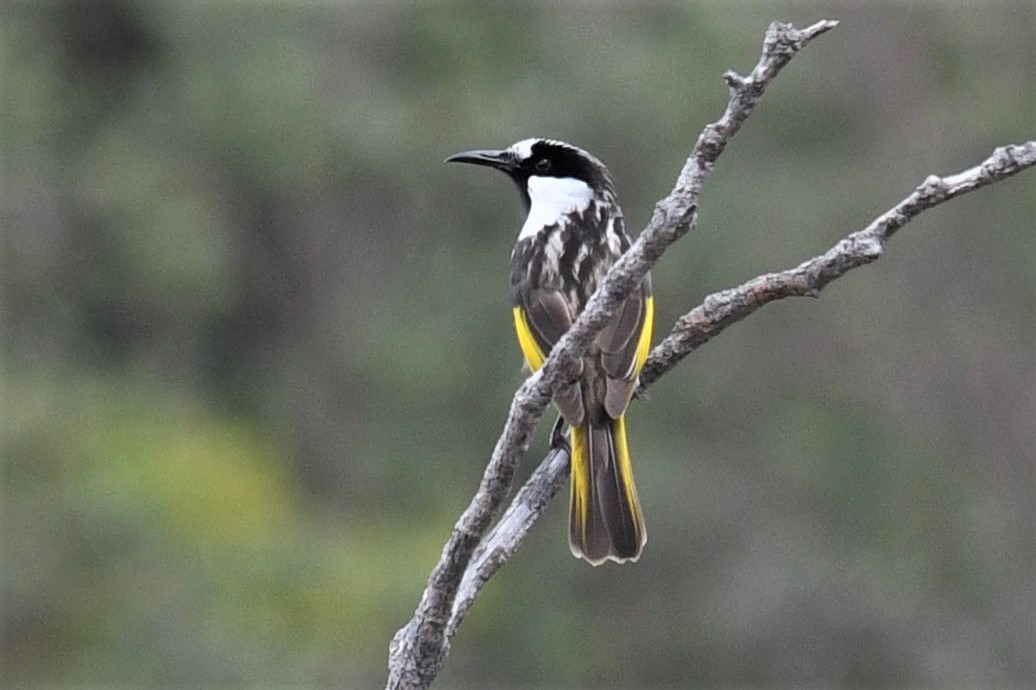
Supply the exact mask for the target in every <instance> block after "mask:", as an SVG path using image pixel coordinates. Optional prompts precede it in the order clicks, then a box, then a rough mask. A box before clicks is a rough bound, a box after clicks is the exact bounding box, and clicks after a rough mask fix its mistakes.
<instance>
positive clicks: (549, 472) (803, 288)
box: [449, 141, 1036, 635]
mask: <svg viewBox="0 0 1036 690" xmlns="http://www.w3.org/2000/svg"><path fill="white" fill-rule="evenodd" d="M1033 165H1036V141H1030V142H1026V143H1025V144H1021V145H1017V146H1004V147H1001V148H998V149H997V150H996V151H994V152H993V155H992V156H990V157H989V158H988V159H986V160H985V161H983V162H982V163H980V164H979V165H977V166H975V167H974V168H969V169H968V170H965V171H963V172H960V173H957V174H956V175H951V176H948V177H944V178H937V177H934V176H933V177H929V178H928V179H927V180H925V181H924V183H922V184H921V186H919V187H918V188H917V189H916V190H914V192H913V193H912V194H911V195H910V196H908V197H907V198H906V199H904V200H903V201H901V202H900V203H898V204H896V205H895V206H894V207H892V208H891V209H889V210H888V211H886V212H885V213H884V214H882V215H880V216H878V217H877V218H875V219H874V221H872V222H871V223H870V225H868V226H867V227H866V228H864V229H863V230H859V231H857V232H854V233H852V234H851V235H849V236H848V237H846V238H845V239H843V240H842V241H841V242H839V243H838V244H836V245H835V246H834V247H832V248H831V249H830V250H828V251H827V252H826V253H824V254H821V255H820V256H816V257H814V258H812V259H810V260H809V261H806V262H804V263H802V264H800V265H799V266H796V267H795V268H792V269H789V270H787V271H783V272H781V273H768V274H766V275H761V276H758V277H757V278H753V279H752V280H750V281H748V282H747V283H744V284H743V285H740V286H738V287H736V288H732V289H730V290H723V291H721V292H716V293H713V294H711V295H709V296H708V297H706V298H705V301H704V302H703V303H702V304H701V305H700V306H698V307H695V308H694V309H692V310H691V311H690V312H689V313H687V314H686V315H685V316H683V317H681V318H680V319H679V320H677V322H676V325H675V326H674V327H673V330H672V331H671V332H670V334H669V335H668V336H667V337H666V338H665V339H664V340H663V341H662V342H661V343H660V344H659V345H658V346H657V347H655V349H654V350H652V352H651V356H650V357H649V358H648V362H647V364H646V366H645V367H644V373H643V374H642V375H641V381H640V388H639V392H643V391H644V390H645V389H646V388H647V387H648V386H650V385H651V384H652V383H654V382H655V381H657V380H658V379H659V378H661V377H662V376H663V375H664V374H665V373H666V372H667V371H669V370H670V369H672V368H673V367H674V366H675V365H676V364H677V363H678V362H679V361H680V360H681V359H683V358H684V357H686V356H687V355H688V354H690V353H691V352H693V351H694V350H695V349H697V348H698V347H699V346H700V345H702V344H704V343H706V342H708V341H709V340H711V339H712V338H713V337H714V336H715V335H717V334H718V333H719V332H721V331H722V330H723V329H725V328H726V327H727V326H730V325H731V324H734V323H736V322H738V321H740V320H741V319H743V318H745V317H746V316H748V315H749V314H751V313H752V312H754V311H755V310H757V309H759V308H760V307H762V306H763V305H764V304H767V303H768V302H772V301H774V300H777V299H781V298H782V297H816V296H818V295H819V292H820V290H821V289H822V288H823V287H824V286H825V285H827V284H828V283H829V282H831V281H832V280H835V279H836V278H840V277H841V276H843V275H845V274H846V273H847V272H848V271H850V270H852V269H853V268H856V267H858V266H863V265H865V264H868V263H870V262H872V261H875V260H876V259H878V258H879V257H880V256H881V254H882V250H883V248H884V245H885V242H886V241H887V240H888V238H889V237H891V236H892V234H893V233H894V232H896V231H897V230H899V229H900V228H901V227H903V226H904V225H905V224H906V223H907V222H909V221H910V219H912V218H913V217H914V216H916V215H918V214H919V213H921V212H922V211H926V210H928V209H930V208H934V207H935V206H938V205H939V204H941V203H943V202H945V201H949V200H950V199H952V198H954V197H957V196H960V195H961V194H964V193H966V192H970V191H971V190H974V189H978V188H979V187H984V186H985V185H987V184H992V183H994V182H998V181H1000V180H1003V179H1005V178H1007V177H1010V176H1011V175H1014V174H1015V173H1018V172H1021V171H1022V170H1024V169H1026V168H1028V167H1031V166H1033ZM567 477H568V454H567V452H566V451H565V450H563V449H554V450H552V451H551V452H550V453H549V454H548V455H547V457H546V458H545V459H544V460H543V462H542V463H541V464H540V466H539V467H538V468H537V469H536V471H535V472H534V473H533V475H532V476H531V477H530V478H529V480H528V481H527V482H526V483H525V485H524V486H523V487H522V489H521V491H519V492H518V495H517V496H515V499H514V501H513V502H512V504H511V506H510V507H509V508H508V509H507V512H506V513H505V514H504V518H503V519H502V520H500V522H499V523H497V525H496V527H494V528H493V531H492V532H490V534H489V535H488V536H487V537H486V538H485V540H484V541H483V542H482V545H481V546H479V548H478V551H477V552H476V553H475V558H474V559H473V560H472V563H471V566H470V567H469V569H468V572H467V573H465V575H464V581H463V582H462V584H461V588H460V591H459V592H458V593H457V604H456V605H455V616H454V617H455V619H456V618H462V617H463V616H464V614H465V613H466V612H467V610H468V609H469V608H470V607H471V604H472V603H473V602H474V599H475V597H476V596H478V592H479V590H480V589H481V587H482V585H484V584H485V582H486V580H487V579H488V578H489V577H490V576H491V575H492V574H493V573H495V572H496V571H497V570H498V569H499V568H500V566H501V565H503V563H504V562H505V561H506V559H507V558H508V557H510V556H511V555H512V554H513V553H514V552H515V551H516V550H517V549H518V547H519V546H520V545H521V543H522V541H524V539H525V537H526V535H527V534H528V533H529V530H530V529H531V528H532V525H533V523H534V522H535V521H536V520H537V519H539V517H540V514H541V513H542V512H543V510H544V508H545V507H546V505H547V503H548V502H549V501H550V500H551V498H553V496H554V495H555V494H556V493H557V492H558V490H559V489H560V488H561V486H562V485H563V484H564V482H565V480H566V479H567ZM457 625H459V621H458V620H451V621H450V633H449V634H450V635H452V634H453V632H454V631H455V629H456V626H457Z"/></svg>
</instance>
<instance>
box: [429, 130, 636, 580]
mask: <svg viewBox="0 0 1036 690" xmlns="http://www.w3.org/2000/svg"><path fill="white" fill-rule="evenodd" d="M447 160H448V161H457V162H464V163H475V164H479V165H488V166H491V167H495V168H497V169H499V170H503V171H504V172H506V173H507V174H508V175H510V176H511V178H512V179H513V180H514V181H515V182H516V183H517V184H518V189H519V191H520V193H521V195H522V200H523V201H524V203H525V207H526V210H527V211H528V216H527V217H526V221H525V223H524V225H523V226H522V228H521V230H520V232H519V234H518V241H517V243H516V244H515V247H514V251H513V252H512V254H511V277H510V297H511V303H512V307H513V312H514V322H515V330H516V331H517V335H518V342H519V345H520V347H521V350H522V353H523V355H524V356H525V360H526V362H527V363H528V365H529V367H530V368H532V369H533V370H535V369H538V368H539V367H540V366H542V365H543V361H544V359H545V358H546V355H547V354H548V353H549V352H550V350H551V348H552V347H553V346H554V344H555V343H556V342H557V341H558V339H559V338H560V337H561V336H562V335H563V334H564V333H565V331H567V330H568V329H569V328H570V327H571V325H572V323H573V321H574V320H575V318H576V317H577V316H578V315H579V314H580V312H582V310H583V309H584V308H585V306H586V303H587V301H588V300H589V299H590V296H591V295H592V294H593V293H594V291H595V290H596V289H597V286H598V285H599V284H600V282H601V280H603V278H604V276H605V275H606V274H607V272H608V269H609V268H610V267H611V266H612V264H614V263H615V261H616V260H617V259H618V258H619V257H620V256H621V255H622V253H623V252H624V251H626V249H628V248H629V245H630V238H629V235H628V234H627V233H626V229H625V226H624V223H623V218H622V211H621V210H620V208H619V204H618V201H617V199H616V196H615V187H614V184H613V183H612V179H611V176H610V175H609V173H608V170H607V168H605V167H604V164H603V163H601V162H600V161H599V160H598V159H597V158H595V157H594V156H593V155H591V154H590V153H588V152H586V151H583V150H582V149H579V148H577V147H575V146H572V145H571V144H566V143H564V142H560V141H557V140H553V139H525V140H522V141H519V142H517V143H515V144H512V145H511V146H510V147H508V148H506V149H503V150H501V151H468V152H465V153H461V154H457V155H455V156H451V157H450V158H448V159H447ZM653 310H654V306H653V300H652V297H651V278H650V276H647V277H645V278H644V281H643V283H642V284H641V285H640V287H639V289H637V290H636V291H634V293H633V294H632V295H630V296H629V297H628V298H627V299H626V301H625V302H624V303H623V305H622V307H621V309H620V310H619V312H618V313H617V314H616V315H615V317H614V318H613V319H612V321H611V322H610V323H609V324H608V325H607V326H606V327H605V328H604V329H603V330H602V331H601V333H600V334H599V335H598V336H597V338H596V340H595V341H594V343H593V345H591V347H590V349H589V350H588V351H587V353H586V354H585V356H584V357H583V362H582V372H581V374H580V378H579V380H578V381H577V382H576V383H574V384H572V385H571V386H569V387H567V388H565V389H563V390H561V391H559V392H558V394H557V395H556V396H555V398H554V402H555V404H556V405H557V407H558V409H559V410H560V411H561V414H562V416H563V417H564V418H565V421H566V422H567V423H568V424H569V426H570V427H571V436H570V439H571V447H572V454H571V455H572V491H571V505H570V521H569V544H570V546H571V549H572V553H573V554H574V555H575V556H577V557H580V558H584V559H586V560H587V561H589V562H590V563H593V564H594V565H598V564H600V563H603V562H604V561H606V560H613V561H616V562H624V561H630V560H636V559H637V558H639V557H640V553H641V551H642V549H643V547H644V543H645V541H646V539H647V533H646V532H645V530H644V520H643V516H642V514H641V510H640V503H639V501H638V498H637V490H636V486H635V484H634V482H633V469H632V465H631V464H630V459H629V451H628V447H627V441H626V424H625V417H624V414H625V411H626V407H627V405H628V404H629V401H630V397H631V396H632V394H633V390H634V389H635V388H636V382H637V376H638V374H639V373H640V370H641V368H642V367H643V366H644V361H645V360H646V359H647V353H648V350H649V349H650V345H651V330H652V323H653V316H654V314H653Z"/></svg>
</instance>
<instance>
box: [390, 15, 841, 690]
mask: <svg viewBox="0 0 1036 690" xmlns="http://www.w3.org/2000/svg"><path fill="white" fill-rule="evenodd" d="M835 26H837V22H835V21H829V20H825V21H821V22H817V23H816V24H814V25H812V26H810V27H807V28H806V29H801V30H800V29H796V28H795V27H793V26H792V25H790V24H782V23H779V22H774V23H773V24H771V25H770V27H769V28H768V29H767V31H766V38H765V40H764V43H763V52H762V56H761V57H760V59H759V62H758V63H757V64H756V66H755V68H754V69H753V70H752V72H751V74H749V75H748V76H747V77H741V76H739V75H736V74H734V73H732V72H728V73H727V74H726V75H724V78H725V79H726V81H727V84H728V86H729V87H730V101H729V103H728V104H727V108H726V111H725V112H724V113H723V116H722V117H721V118H720V119H719V120H717V121H716V122H715V123H713V124H711V125H708V126H707V127H706V128H705V130H704V131H703V132H702V134H701V136H699V137H698V141H697V143H696V144H695V146H694V149H693V151H692V152H691V155H690V157H689V158H688V159H687V163H686V164H685V165H684V167H683V170H682V171H681V172H680V176H679V177H678V178H677V181H676V185H675V186H674V187H673V191H672V192H671V193H670V194H669V196H667V197H666V198H665V199H663V200H662V201H660V202H659V203H658V204H657V205H656V206H655V211H654V213H653V214H652V217H651V223H650V224H649V225H648V227H647V228H646V229H645V230H644V232H642V233H641V234H640V236H639V237H638V238H637V241H636V242H634V243H633V246H632V247H630V249H629V251H627V252H626V253H625V254H624V255H623V256H622V258H621V259H619V261H618V262H616V264H615V265H614V266H613V267H612V269H611V270H610V271H609V273H608V276H607V277H606V278H605V280H604V281H603V282H602V284H601V286H600V287H599V288H598V290H597V292H596V293H595V294H594V296H593V297H592V298H591V299H590V301H589V303H588V304H587V306H586V309H584V310H583V312H582V313H581V314H580V316H579V318H578V319H577V320H576V322H575V323H574V324H573V325H572V328H571V329H569V331H568V332H567V333H566V334H565V335H564V337H562V338H561V340H560V341H559V342H558V343H557V345H556V346H555V347H554V348H553V349H552V350H551V353H550V356H549V357H548V358H547V360H546V362H545V363H544V365H543V367H542V368H541V369H540V370H539V371H537V372H536V373H534V374H533V375H532V376H530V377H529V378H528V379H527V380H526V381H525V383H523V384H522V386H521V387H520V388H519V389H518V391H517V392H516V393H515V395H514V398H513V399H512V401H511V407H510V411H509V413H508V417H507V421H506V422H505V424H504V429H503V432H502V433H501V435H500V438H499V439H498V440H497V443H496V447H495V448H494V449H493V454H492V456H491V457H490V459H489V463H488V465H487V466H486V469H485V472H484V473H483V475H482V482H481V484H480V485H479V488H478V491H477V492H476V494H475V496H474V497H473V498H472V500H471V503H470V504H469V505H468V507H467V508H466V509H465V510H464V512H463V513H462V514H461V516H460V518H459V519H458V520H457V523H456V524H455V525H454V527H453V532H452V534H451V535H450V538H449V540H447V542H446V544H445V546H443V550H442V555H441V556H440V558H439V562H438V563H437V564H436V565H435V568H434V569H433V570H432V573H431V575H430V576H429V578H428V585H427V587H425V591H424V594H423V595H422V597H421V601H420V603H419V604H418V606H417V610H416V611H415V612H414V616H413V618H411V619H410V621H409V622H408V623H407V624H406V625H405V626H403V628H401V629H400V630H399V631H398V632H397V633H396V634H395V636H394V637H393V638H392V643H391V645H390V646H389V664H388V667H389V668H388V670H389V676H388V682H387V685H386V687H387V688H390V689H393V690H394V689H400V688H426V687H428V686H429V685H430V684H431V682H432V681H433V680H434V679H435V677H436V676H437V675H438V673H439V671H440V669H441V668H442V666H443V664H444V663H445V661H446V657H447V655H448V654H449V645H450V639H451V638H452V635H453V633H454V632H455V631H456V629H457V626H458V625H459V623H460V621H461V620H462V619H463V617H464V614H465V613H466V612H467V610H468V609H469V608H470V603H468V604H466V605H464V606H458V605H457V604H458V602H457V591H458V588H459V587H460V585H461V582H462V579H463V578H464V577H465V573H467V572H469V571H470V570H471V568H470V566H471V559H472V556H473V555H474V553H475V550H476V549H477V548H478V547H479V545H480V543H481V542H482V538H483V536H484V535H485V534H486V531H487V530H488V529H489V525H490V524H491V523H492V521H493V519H494V518H496V517H497V516H498V515H499V514H500V509H501V506H502V505H503V501H504V499H505V498H506V496H507V494H508V492H509V491H510V489H511V484H512V481H513V478H514V472H515V469H516V468H517V465H518V462H519V460H520V459H521V457H522V456H523V455H524V454H525V451H526V450H527V449H528V446H529V441H530V440H531V438H532V433H533V431H534V430H535V428H536V425H537V424H538V423H539V421H540V419H541V418H542V416H543V413H544V411H545V410H546V408H547V405H548V404H549V403H550V399H551V397H552V396H553V394H554V392H555V391H556V390H557V389H558V388H560V387H561V386H562V385H564V384H565V383H566V382H567V381H569V380H570V379H571V378H572V374H573V371H574V367H575V365H576V362H577V361H578V360H579V358H580V357H581V356H582V354H583V352H584V351H585V350H586V348H587V347H589V345H590V342H591V341H592V340H593V338H594V337H595V336H596V335H597V333H598V332H599V331H600V330H601V328H603V327H604V324H605V323H606V322H607V321H608V320H609V319H610V318H611V317H612V316H613V315H614V313H615V310H616V309H617V307H618V305H619V304H621V302H622V301H623V300H624V299H625V298H626V296H627V295H628V294H629V293H630V292H632V290H633V289H634V287H636V286H637V285H638V284H639V283H640V281H641V279H642V278H643V277H644V275H645V274H646V273H647V272H648V270H650V268H651V266H652V265H653V264H654V263H655V262H656V261H657V260H658V258H659V257H660V256H661V255H662V253H663V252H664V251H665V250H666V248H667V247H668V246H669V245H670V244H672V243H673V242H674V241H676V240H677V239H679V238H680V237H682V236H683V235H684V234H686V233H687V232H688V230H690V229H691V227H693V226H694V224H695V223H696V221H697V213H696V211H697V207H698V199H699V197H700V194H701V190H702V188H703V187H704V185H705V182H706V181H707V180H708V178H709V176H710V175H711V174H712V168H713V165H714V164H715V162H716V160H717V159H718V158H719V156H720V154H722V153H723V149H724V148H725V147H726V144H727V142H728V141H729V140H730V138H731V137H733V136H734V134H736V133H737V131H738V130H739V129H740V128H741V125H742V123H744V121H745V120H746V119H747V118H748V116H749V115H750V114H751V112H752V110H753V109H754V107H755V105H756V103H758V101H759V99H760V98H761V97H762V95H763V92H764V91H765V89H766V87H767V86H768V85H769V83H770V82H771V81H772V80H773V79H774V77H776V76H777V74H778V73H779V72H780V70H781V68H782V67H784V66H785V65H786V64H788V62H789V61H790V60H791V58H792V57H794V56H795V55H796V54H797V53H798V51H799V50H801V49H802V48H803V47H804V46H805V45H806V44H807V43H809V41H811V40H812V39H813V38H815V37H817V36H819V35H820V34H822V33H825V32H827V31H829V30H831V29H833V28H834V27H835ZM487 577H488V576H487ZM484 581H485V580H482V582H484Z"/></svg>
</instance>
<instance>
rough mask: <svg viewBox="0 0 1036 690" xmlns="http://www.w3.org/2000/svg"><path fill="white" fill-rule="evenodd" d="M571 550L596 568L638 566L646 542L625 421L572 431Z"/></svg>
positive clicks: (620, 420) (607, 421) (580, 427)
mask: <svg viewBox="0 0 1036 690" xmlns="http://www.w3.org/2000/svg"><path fill="white" fill-rule="evenodd" d="M570 511H571V512H570V514H569V523H568V526H569V547H570V548H571V549H572V555H574V556H575V557H576V558H583V559H586V560H587V561H589V562H590V563H591V564H593V565H600V564H601V563H604V562H605V561H606V560H608V559H611V560H613V561H615V562H616V563H624V562H625V561H635V560H637V559H638V558H640V552H641V551H642V550H643V549H644V544H645V543H646V542H647V532H646V531H645V530H644V518H643V516H642V514H641V512H640V502H639V501H638V500H637V487H636V485H635V484H634V483H633V466H632V465H631V464H630V455H629V449H628V447H627V445H626V421H625V417H619V418H618V419H614V420H612V419H607V420H606V421H605V422H604V424H603V426H594V425H591V424H584V425H582V426H577V427H573V428H572V494H571V506H570Z"/></svg>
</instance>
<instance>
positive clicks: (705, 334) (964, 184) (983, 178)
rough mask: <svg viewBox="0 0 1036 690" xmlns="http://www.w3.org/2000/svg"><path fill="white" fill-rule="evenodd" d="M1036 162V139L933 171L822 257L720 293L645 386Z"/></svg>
mask: <svg viewBox="0 0 1036 690" xmlns="http://www.w3.org/2000/svg"><path fill="white" fill-rule="evenodd" d="M1034 164H1036V141H1029V142H1026V143H1024V144H1018V145H1012V146H1002V147H1000V148H998V149H996V150H995V151H994V152H993V154H992V155H991V156H990V157H989V158H987V159H986V160H984V161H982V162H981V163H979V164H978V165H976V166H975V167H973V168H969V169H967V170H964V171H961V172H959V173H957V174H956V175H949V176H947V177H936V176H935V175H931V176H929V177H928V179H926V180H925V181H924V182H923V183H921V184H920V185H919V186H918V187H917V189H915V190H914V191H913V192H912V193H911V194H910V196H908V197H906V198H905V199H903V200H902V201H900V202H899V203H898V204H896V205H895V206H893V207H892V208H890V209H889V210H888V211H886V212H885V213H883V214H882V215H880V216H878V217H877V218H875V219H874V220H873V221H871V223H870V225H868V226H867V227H865V228H863V229H862V230H858V231H857V232H854V233H852V234H851V235H849V236H848V237H846V238H845V239H843V240H842V241H841V242H839V243H838V244H836V245H835V246H833V247H831V249H829V250H828V251H827V252H825V253H824V254H821V255H820V256H815V257H813V258H812V259H810V260H809V261H805V262H803V263H801V264H799V265H798V266H796V267H795V268H791V269H788V270H787V271H782V272H780V273H767V274H765V275H761V276H758V277H756V278H753V279H752V280H750V281H748V282H747V283H744V284H743V285H739V286H738V287H736V288H732V289H729V290H723V291H721V292H716V293H713V294H711V295H709V296H708V297H706V298H705V301H704V302H703V303H702V304H701V305H700V306H698V307H695V308H694V309H692V310H691V311H690V312H688V313H687V314H685V315H684V316H682V317H680V318H679V319H678V320H677V322H676V325H675V326H673V330H672V331H671V332H670V333H669V335H667V336H666V337H665V339H664V340H662V342H661V343H659V345H658V346H657V347H656V348H655V349H654V350H653V351H652V352H651V356H650V357H649V358H648V361H647V364H646V365H645V366H644V371H643V372H642V373H641V375H640V390H641V391H642V390H643V389H645V388H647V387H648V386H649V385H651V384H652V383H653V382H655V381H656V380H658V378H659V377H660V376H662V375H663V374H664V373H665V372H667V371H669V370H670V369H672V368H673V367H674V366H676V364H677V363H678V362H679V361H680V360H681V359H683V358H684V357H686V356H687V355H689V354H690V353H691V352H693V351H694V350H695V349H697V348H698V347H699V346H701V345H703V344H705V343H706V342H708V341H709V340H711V339H712V338H713V337H715V336H716V335H717V334H719V333H720V332H722V331H723V330H724V329H725V328H727V326H730V325H732V324H734V323H737V322H738V321H740V320H741V319H743V318H745V317H746V316H748V315H749V314H751V313H752V312H754V311H755V310H757V309H759V308H760V307H762V306H763V305H765V304H768V303H769V302H772V301H774V300H777V299H781V298H784V297H816V296H818V295H819V294H820V291H821V290H822V289H824V287H825V286H826V285H827V284H828V283H830V282H831V281H832V280H835V279H836V278H841V277H842V276H843V275H845V274H846V273H848V272H849V271H851V270H852V269H854V268H857V267H859V266H863V265H865V264H869V263H871V262H872V261H876V260H877V259H879V258H880V257H881V255H882V253H883V252H884V250H885V243H886V242H888V239H889V238H890V237H892V235H893V234H894V233H895V232H896V231H897V230H899V229H900V228H901V227H903V226H904V225H906V224H907V223H908V222H909V221H910V220H911V219H912V218H914V216H916V215H918V214H919V213H921V212H922V211H926V210H928V209H930V208H934V207H936V206H938V205H939V204H941V203H943V202H945V201H949V200H950V199H953V198H955V197H958V196H960V195H961V194H966V193H967V192H970V191H972V190H975V189H979V188H980V187H985V186H986V185H988V184H992V183H994V182H998V181H1000V180H1003V179H1005V178H1007V177H1010V176H1011V175H1014V174H1015V173H1018V172H1021V171H1022V170H1025V169H1026V168H1028V167H1031V166H1032V165H1034Z"/></svg>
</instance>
